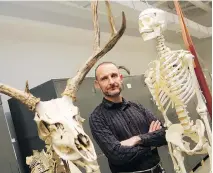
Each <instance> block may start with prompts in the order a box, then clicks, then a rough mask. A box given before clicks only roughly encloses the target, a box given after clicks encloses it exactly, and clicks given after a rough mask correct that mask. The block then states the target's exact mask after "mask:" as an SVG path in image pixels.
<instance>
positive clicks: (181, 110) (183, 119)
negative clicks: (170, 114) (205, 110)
mask: <svg viewBox="0 0 213 173" xmlns="http://www.w3.org/2000/svg"><path fill="white" fill-rule="evenodd" d="M175 109H176V113H177V115H178V119H179V121H180V124H181V125H182V126H183V128H184V130H185V131H186V130H190V128H191V123H190V117H189V116H188V111H187V110H186V109H185V107H184V106H182V105H180V106H178V105H176V106H175Z"/></svg>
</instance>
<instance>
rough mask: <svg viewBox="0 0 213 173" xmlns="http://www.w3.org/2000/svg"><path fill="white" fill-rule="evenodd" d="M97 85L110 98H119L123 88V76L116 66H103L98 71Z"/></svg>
mask: <svg viewBox="0 0 213 173" xmlns="http://www.w3.org/2000/svg"><path fill="white" fill-rule="evenodd" d="M96 76H97V80H96V81H95V84H96V86H97V87H99V88H100V89H101V90H102V92H103V94H104V95H105V96H108V97H117V96H119V95H120V92H121V90H122V89H121V88H122V75H121V74H120V73H119V70H118V68H117V67H116V66H115V65H114V64H103V65H101V66H99V67H98V69H97V71H96Z"/></svg>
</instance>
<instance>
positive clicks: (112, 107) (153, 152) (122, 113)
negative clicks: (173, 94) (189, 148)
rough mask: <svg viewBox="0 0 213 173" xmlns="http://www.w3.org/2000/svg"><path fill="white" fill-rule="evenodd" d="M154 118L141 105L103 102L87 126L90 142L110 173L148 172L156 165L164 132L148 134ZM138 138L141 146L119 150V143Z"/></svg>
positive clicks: (120, 147)
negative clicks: (103, 157) (108, 167)
mask: <svg viewBox="0 0 213 173" xmlns="http://www.w3.org/2000/svg"><path fill="white" fill-rule="evenodd" d="M156 120H157V118H156V117H155V116H154V115H153V114H152V113H151V112H150V111H149V110H147V109H146V108H144V107H143V106H142V105H141V104H137V103H134V102H131V101H126V100H125V99H124V98H123V101H122V102H121V103H113V102H111V101H109V100H106V99H105V98H103V101H102V103H101V104H100V105H99V106H97V107H96V109H95V110H94V111H93V112H92V114H91V116H90V118H89V123H90V128H91V132H92V135H93V138H94V139H95V141H96V142H97V144H98V145H99V147H100V148H101V150H102V151H103V153H104V154H105V156H106V157H107V158H108V162H109V166H110V169H111V171H112V173H117V172H131V171H141V170H145V169H149V168H151V167H153V166H155V165H156V164H158V163H159V161H160V158H159V155H158V152H157V149H156V148H155V149H151V148H153V147H159V146H162V145H166V144H167V142H166V139H165V129H164V128H162V129H160V130H157V131H154V132H151V133H148V131H149V126H150V124H151V122H152V121H156ZM136 135H139V136H140V138H141V143H140V144H138V145H136V146H133V147H128V146H122V145H121V144H120V141H123V140H126V139H129V138H131V137H133V136H136Z"/></svg>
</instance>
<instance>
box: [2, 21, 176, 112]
mask: <svg viewBox="0 0 213 173" xmlns="http://www.w3.org/2000/svg"><path fill="white" fill-rule="evenodd" d="M0 26H1V27H0V39H1V43H0V62H1V66H0V82H1V83H5V84H8V85H11V86H13V87H15V88H18V89H21V90H23V89H24V87H25V86H24V85H25V81H26V80H29V85H30V88H32V87H35V86H37V85H39V84H41V83H43V82H45V81H47V80H50V79H53V78H66V77H72V76H74V75H75V73H76V71H77V70H78V68H79V67H80V66H81V65H82V64H83V63H84V62H85V61H86V59H87V58H88V57H89V56H90V55H91V53H92V41H93V32H92V31H89V30H82V29H77V28H69V27H63V26H56V25H52V24H46V23H38V22H32V21H28V20H22V19H15V18H10V17H0ZM108 38H109V34H106V33H102V34H101V41H105V42H106V41H107V40H108ZM102 43H103V42H102ZM170 45H171V46H172V47H178V46H177V45H172V44H170ZM156 56H157V54H156V51H155V42H153V41H149V42H143V40H142V39H141V38H137V37H130V36H123V37H122V39H121V40H120V41H119V42H118V43H117V45H116V46H115V47H114V49H113V50H112V51H111V52H109V53H108V54H107V55H106V56H104V57H103V59H102V60H101V61H113V62H115V63H117V64H119V65H124V66H126V67H128V68H129V69H130V70H131V73H132V75H137V74H141V73H143V72H144V71H145V69H146V67H147V64H148V63H149V62H150V61H151V60H152V59H154V58H156ZM101 61H100V62H101ZM88 76H94V68H93V69H92V70H91V71H90V73H89V74H88ZM8 98H9V97H6V96H2V99H3V106H4V110H5V112H8V111H9V107H8V104H7V101H6V100H7V99H8Z"/></svg>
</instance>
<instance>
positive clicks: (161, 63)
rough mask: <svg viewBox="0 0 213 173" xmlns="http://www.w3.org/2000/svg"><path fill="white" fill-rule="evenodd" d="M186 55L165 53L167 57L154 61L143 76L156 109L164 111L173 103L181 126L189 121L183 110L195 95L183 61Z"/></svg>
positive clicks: (183, 52) (180, 52)
mask: <svg viewBox="0 0 213 173" xmlns="http://www.w3.org/2000/svg"><path fill="white" fill-rule="evenodd" d="M187 53H188V52H187V51H182V50H181V51H171V52H170V53H167V56H165V57H161V58H160V59H159V60H156V61H154V62H153V63H152V64H153V66H152V67H150V68H149V69H148V70H147V71H146V75H145V77H146V79H145V82H146V84H147V86H148V88H149V90H150V92H151V94H152V96H153V99H154V101H155V103H156V105H157V106H158V109H159V110H160V111H162V112H163V111H166V110H167V109H168V108H169V106H170V105H171V103H173V104H174V106H175V108H176V111H177V113H178V112H181V113H182V114H179V115H178V117H179V119H182V124H188V123H189V121H190V120H189V118H188V117H187V113H188V112H187V111H186V109H185V108H186V106H187V103H188V102H189V101H190V100H191V98H192V97H193V96H194V94H195V85H194V83H193V80H192V77H191V73H190V71H189V68H188V65H187V63H185V60H184V57H185V55H186V54H187ZM184 117H185V119H184ZM187 126H188V125H187Z"/></svg>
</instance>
